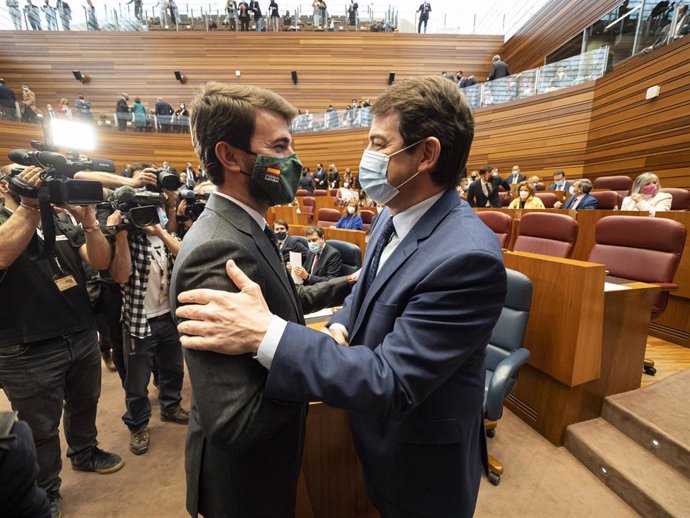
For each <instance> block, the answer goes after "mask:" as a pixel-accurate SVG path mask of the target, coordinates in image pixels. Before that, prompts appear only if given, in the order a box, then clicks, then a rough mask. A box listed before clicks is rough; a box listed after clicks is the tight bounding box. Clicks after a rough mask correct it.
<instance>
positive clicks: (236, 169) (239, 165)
mask: <svg viewBox="0 0 690 518" xmlns="http://www.w3.org/2000/svg"><path fill="white" fill-rule="evenodd" d="M214 150H215V152H216V157H217V158H218V161H219V162H220V163H221V165H222V166H223V169H225V170H226V171H230V172H232V173H241V172H242V169H243V165H244V164H243V163H244V153H242V151H241V150H240V149H239V148H236V147H235V146H233V145H231V144H229V143H228V142H225V141H223V140H221V141H219V142H216V147H215V148H214Z"/></svg>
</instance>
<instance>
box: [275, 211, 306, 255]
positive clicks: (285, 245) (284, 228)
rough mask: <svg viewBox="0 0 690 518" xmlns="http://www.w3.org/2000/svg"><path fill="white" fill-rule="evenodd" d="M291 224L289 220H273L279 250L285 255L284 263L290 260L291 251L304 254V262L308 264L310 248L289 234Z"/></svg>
mask: <svg viewBox="0 0 690 518" xmlns="http://www.w3.org/2000/svg"><path fill="white" fill-rule="evenodd" d="M289 231H290V226H289V225H288V223H287V221H285V220H282V219H277V220H275V221H274V222H273V233H274V234H275V236H276V241H277V243H278V250H280V254H281V256H282V257H283V262H284V263H289V262H290V252H296V253H299V254H300V255H301V256H302V264H306V261H307V254H308V253H309V248H308V247H306V246H305V245H304V244H303V243H302V241H300V240H299V239H297V238H296V237H293V236H291V235H290V234H289Z"/></svg>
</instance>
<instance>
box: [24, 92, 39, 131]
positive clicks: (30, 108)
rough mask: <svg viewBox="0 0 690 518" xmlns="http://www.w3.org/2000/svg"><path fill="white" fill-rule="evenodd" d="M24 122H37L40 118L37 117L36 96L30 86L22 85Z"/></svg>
mask: <svg viewBox="0 0 690 518" xmlns="http://www.w3.org/2000/svg"><path fill="white" fill-rule="evenodd" d="M21 106H22V120H23V121H25V122H36V120H37V118H38V116H37V115H36V112H37V110H36V94H34V93H33V92H32V91H31V89H30V88H29V85H26V84H24V85H22V104H21Z"/></svg>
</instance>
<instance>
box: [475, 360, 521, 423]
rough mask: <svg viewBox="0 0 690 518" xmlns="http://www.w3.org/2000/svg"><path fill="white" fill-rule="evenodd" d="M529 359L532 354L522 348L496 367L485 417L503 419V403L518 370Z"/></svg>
mask: <svg viewBox="0 0 690 518" xmlns="http://www.w3.org/2000/svg"><path fill="white" fill-rule="evenodd" d="M529 357H530V352H529V351H528V350H527V349H525V348H524V347H522V348H520V349H517V350H516V351H513V352H512V353H511V354H510V356H508V357H507V358H504V359H503V360H502V361H501V362H500V363H499V364H498V365H497V366H496V369H494V374H493V376H491V381H490V382H489V389H488V390H487V393H486V402H485V404H484V406H485V408H484V417H486V418H487V419H493V420H498V419H500V418H501V415H502V414H503V401H504V400H505V398H506V396H507V395H508V393H509V392H510V389H512V384H511V380H512V379H513V378H515V375H516V374H517V371H518V369H519V368H520V367H521V366H522V365H524V364H525V363H526V362H527V360H529Z"/></svg>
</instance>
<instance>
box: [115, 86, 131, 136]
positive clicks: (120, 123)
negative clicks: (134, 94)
mask: <svg viewBox="0 0 690 518" xmlns="http://www.w3.org/2000/svg"><path fill="white" fill-rule="evenodd" d="M127 101H129V95H127V94H126V93H123V94H122V95H121V96H120V98H119V99H118V100H117V103H116V104H115V116H116V117H117V129H118V130H120V131H125V130H126V129H127V122H128V121H130V120H132V112H131V109H130V107H129V104H127Z"/></svg>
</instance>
